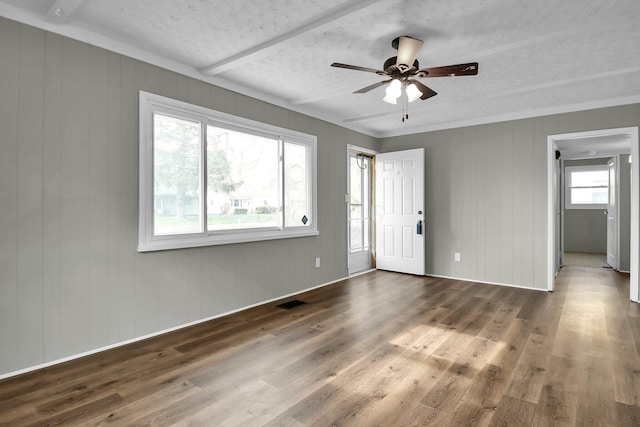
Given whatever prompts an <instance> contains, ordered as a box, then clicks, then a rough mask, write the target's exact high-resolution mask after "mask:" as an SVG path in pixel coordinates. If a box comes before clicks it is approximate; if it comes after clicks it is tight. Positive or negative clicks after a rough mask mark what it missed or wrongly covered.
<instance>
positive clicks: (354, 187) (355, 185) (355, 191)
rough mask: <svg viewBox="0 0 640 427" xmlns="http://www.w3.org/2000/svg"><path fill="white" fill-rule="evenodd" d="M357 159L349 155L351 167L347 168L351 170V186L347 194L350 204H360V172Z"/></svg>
mask: <svg viewBox="0 0 640 427" xmlns="http://www.w3.org/2000/svg"><path fill="white" fill-rule="evenodd" d="M358 161H359V159H358V158H357V157H351V165H350V166H351V167H350V168H349V170H350V172H351V174H350V175H351V176H350V179H351V188H350V189H349V193H350V194H349V195H350V198H351V204H352V205H360V204H362V200H361V194H362V173H361V170H360V167H359V166H358ZM360 164H362V161H360Z"/></svg>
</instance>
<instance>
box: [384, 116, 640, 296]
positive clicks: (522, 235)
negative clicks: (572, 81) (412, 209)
mask: <svg viewBox="0 0 640 427" xmlns="http://www.w3.org/2000/svg"><path fill="white" fill-rule="evenodd" d="M639 124H640V105H638V104H633V105H627V106H621V107H612V108H604V109H597V110H589V111H581V112H575V113H568V114H558V115H553V116H544V117H537V118H531V119H524V120H515V121H509V122H502V123H494V124H487V125H479V126H469V127H465V128H458V129H450V130H442V131H436V132H426V133H420V134H413V135H406V136H401V137H394V138H385V139H382V140H381V151H382V152H390V151H397V150H405V149H412V148H418V147H424V148H425V151H426V153H425V154H426V163H425V169H426V170H425V175H426V185H425V192H426V199H425V200H426V221H425V224H426V229H425V233H426V238H427V254H426V257H427V260H426V266H427V274H433V275H437V276H445V277H455V278H462V279H467V280H474V281H486V282H492V283H501V284H507V285H515V286H522V287H527V288H534V289H547V241H546V236H547V205H546V203H547V170H546V165H547V160H546V155H547V152H546V150H547V136H548V135H555V134H562V133H569V132H579V131H589V130H597V129H609V128H619V127H630V126H638V125H639ZM456 252H459V253H460V254H461V260H460V262H455V261H454V253H456Z"/></svg>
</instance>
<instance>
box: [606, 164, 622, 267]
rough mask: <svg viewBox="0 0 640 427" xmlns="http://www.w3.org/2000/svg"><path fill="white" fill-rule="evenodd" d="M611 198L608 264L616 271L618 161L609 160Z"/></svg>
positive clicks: (608, 226)
mask: <svg viewBox="0 0 640 427" xmlns="http://www.w3.org/2000/svg"><path fill="white" fill-rule="evenodd" d="M607 165H608V166H609V198H608V201H607V264H609V265H610V266H611V267H613V269H614V270H618V269H619V268H620V266H619V263H618V173H617V159H616V158H615V157H612V158H611V159H609V161H608V163H607Z"/></svg>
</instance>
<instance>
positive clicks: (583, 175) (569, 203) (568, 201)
mask: <svg viewBox="0 0 640 427" xmlns="http://www.w3.org/2000/svg"><path fill="white" fill-rule="evenodd" d="M565 172H566V174H565V182H566V187H565V208H567V209H602V208H606V207H607V199H608V195H609V172H608V169H607V165H593V166H568V167H566V168H565Z"/></svg>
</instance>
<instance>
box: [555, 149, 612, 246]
mask: <svg viewBox="0 0 640 427" xmlns="http://www.w3.org/2000/svg"><path fill="white" fill-rule="evenodd" d="M607 160H608V158H602V159H587V160H567V161H566V162H564V166H565V167H567V166H587V165H602V164H605V165H606V164H607ZM563 194H564V193H563ZM563 206H564V200H563ZM605 211H606V209H566V207H565V208H564V250H565V251H568V252H589V253H596V254H604V253H606V252H607V216H606V215H605V214H604V212H605Z"/></svg>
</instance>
